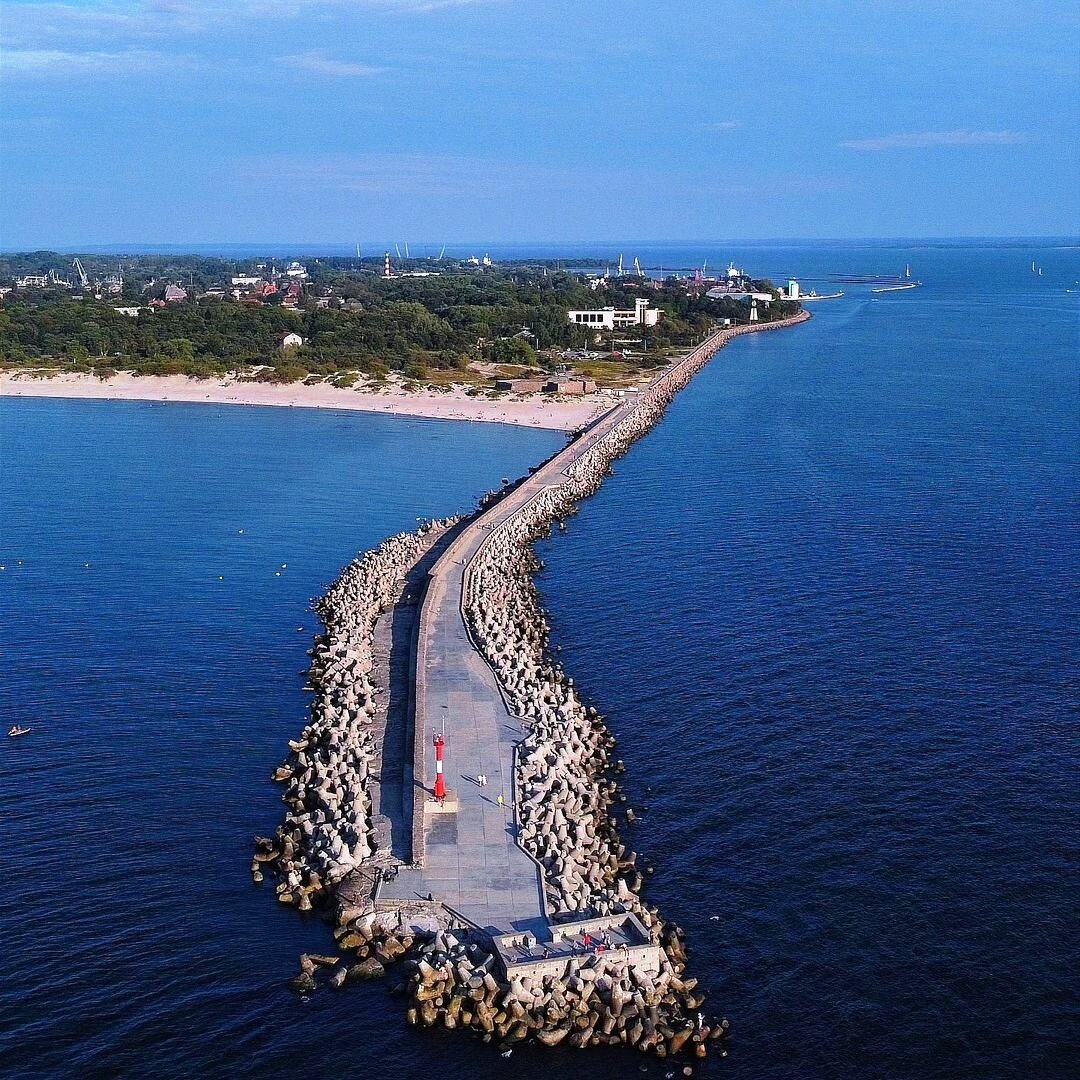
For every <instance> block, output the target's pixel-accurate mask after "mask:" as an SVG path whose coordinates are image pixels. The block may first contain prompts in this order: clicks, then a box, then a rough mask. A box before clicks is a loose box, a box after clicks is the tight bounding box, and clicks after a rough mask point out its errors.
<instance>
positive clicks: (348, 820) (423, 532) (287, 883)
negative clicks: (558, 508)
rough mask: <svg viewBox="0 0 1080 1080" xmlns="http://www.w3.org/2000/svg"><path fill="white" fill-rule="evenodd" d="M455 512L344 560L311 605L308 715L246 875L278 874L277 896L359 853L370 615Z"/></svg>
mask: <svg viewBox="0 0 1080 1080" xmlns="http://www.w3.org/2000/svg"><path fill="white" fill-rule="evenodd" d="M456 520H457V519H456V518H448V519H446V520H444V521H431V522H428V523H426V524H424V525H423V526H421V528H420V529H418V530H417V531H416V532H414V533H399V534H398V535H396V536H392V537H390V538H389V539H388V540H385V541H384V542H383V543H382V544H380V545H379V546H378V547H377V548H375V549H374V550H372V551H368V552H366V553H365V554H364V555H362V556H361V557H360V558H359V559H356V560H355V561H354V562H352V563H350V565H349V566H348V567H347V568H346V569H345V571H344V572H343V573H342V575H341V577H339V578H338V580H337V581H336V582H335V583H334V584H333V586H331V588H330V590H329V591H328V592H327V594H326V595H325V596H324V597H322V599H320V600H319V601H317V603H316V605H315V610H316V612H317V613H318V615H319V617H320V618H321V619H322V622H323V625H324V626H325V632H324V633H323V634H322V635H320V636H319V637H317V638H316V640H315V646H314V648H313V649H312V650H311V669H310V675H309V688H310V689H311V690H313V691H314V695H315V696H314V699H313V701H312V704H311V716H310V719H309V721H308V724H307V726H306V727H305V728H304V730H303V731H302V732H301V734H300V738H299V739H298V740H296V741H293V742H290V743H289V746H290V747H291V749H292V751H293V753H292V754H291V755H290V758H289V760H288V761H287V762H286V763H285V764H284V765H282V766H281V767H280V768H279V769H278V770H277V771H276V772H275V773H274V779H275V780H277V781H279V782H281V783H284V784H285V793H284V795H283V796H282V799H283V800H284V802H285V805H286V807H287V809H286V812H285V820H284V821H283V822H282V824H281V825H280V826H278V829H277V833H276V835H275V836H274V838H273V839H265V838H264V839H258V840H257V841H256V851H255V859H254V862H253V863H252V874H253V876H254V877H255V879H256V880H257V881H259V880H262V877H263V872H264V868H271V869H273V870H275V871H276V872H277V874H278V884H277V892H278V899H279V900H280V901H281V902H282V903H287V904H295V905H296V906H297V907H298V908H299V909H300V910H301V911H307V910H310V908H311V906H312V900H313V899H314V898H315V897H316V896H317V894H319V893H320V892H322V891H323V890H325V889H327V888H329V887H331V886H333V885H334V884H336V883H337V882H338V881H340V880H341V878H343V877H344V876H345V875H346V874H348V873H349V872H350V871H351V870H353V869H355V868H356V867H357V866H358V865H360V863H362V862H363V861H364V860H365V859H367V858H369V857H370V856H371V855H372V854H373V852H374V848H375V845H374V843H373V837H372V822H371V797H370V794H369V792H368V780H369V777H372V776H377V775H378V770H379V747H378V746H377V745H376V744H375V740H374V739H373V737H372V733H371V721H372V718H373V717H374V716H375V713H376V710H377V708H378V705H377V702H376V690H377V688H376V686H375V685H374V683H373V682H372V670H373V668H374V656H373V653H372V647H373V640H374V632H375V623H376V621H377V620H378V618H379V616H380V615H381V614H383V612H385V611H388V610H389V609H390V608H391V607H392V606H393V604H394V602H395V600H396V598H397V596H398V595H399V593H400V591H401V587H402V582H403V581H404V579H405V575H406V574H407V573H408V572H409V570H410V569H411V568H412V567H413V566H414V565H415V563H416V562H417V560H418V559H419V558H420V557H421V556H422V555H423V554H424V552H425V551H427V549H428V548H429V547H430V546H431V544H432V543H434V542H435V540H436V539H437V538H438V537H439V536H440V535H441V534H442V533H443V532H445V531H446V529H448V528H449V527H451V526H452V525H453V524H454V523H455V522H456Z"/></svg>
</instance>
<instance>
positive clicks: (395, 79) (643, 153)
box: [0, 0, 1080, 248]
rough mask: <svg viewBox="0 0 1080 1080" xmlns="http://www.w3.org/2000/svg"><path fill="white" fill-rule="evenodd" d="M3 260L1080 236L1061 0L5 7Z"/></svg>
mask: <svg viewBox="0 0 1080 1080" xmlns="http://www.w3.org/2000/svg"><path fill="white" fill-rule="evenodd" d="M4 7H5V12H4V19H3V24H2V32H3V53H2V72H3V99H2V116H0V124H2V135H3V148H2V149H3V158H2V160H3V165H2V167H0V168H2V183H3V188H2V191H0V245H3V246H4V247H8V248H11V247H31V246H47V245H78V244H80V243H86V244H90V243H137V242H160V243H196V242H215V241H235V242H259V241H284V242H297V243H301V242H318V241H330V240H333V241H339V242H350V241H352V240H353V239H358V240H364V239H378V238H387V237H402V238H408V239H413V240H416V241H420V240H426V241H435V242H439V241H457V240H465V239H470V240H481V241H482V240H573V239H597V240H603V239H624V238H633V239H639V240H700V239H715V238H731V239H734V238H767V237H884V236H961V235H966V236H977V235H983V236H1008V235H1051V234H1053V235H1063V234H1075V233H1076V232H1077V231H1078V220H1080V196H1078V192H1080V185H1078V183H1077V175H1078V165H1080V155H1078V150H1077V138H1076V135H1077V120H1078V98H1080V95H1078V71H1077V65H1078V60H1077V58H1078V56H1080V7H1077V5H1076V4H1075V3H1073V2H1051V0H1025V2H1023V3H1018V2H1016V0H976V2H971V0H955V2H951V3H950V2H948V0H880V2H873V0H812V2H807V0H786V2H778V0H756V2H755V0H750V2H749V3H737V2H733V0H727V2H722V0H707V2H700V0H687V2H684V3H673V2H659V3H657V2H653V3H642V2H638V0H617V2H616V0H608V2H604V3H601V2H597V0H573V2H564V0H456V2H455V0H444V2H438V0H51V2H45V0H5V3H4Z"/></svg>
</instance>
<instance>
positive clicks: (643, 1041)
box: [290, 913, 728, 1059]
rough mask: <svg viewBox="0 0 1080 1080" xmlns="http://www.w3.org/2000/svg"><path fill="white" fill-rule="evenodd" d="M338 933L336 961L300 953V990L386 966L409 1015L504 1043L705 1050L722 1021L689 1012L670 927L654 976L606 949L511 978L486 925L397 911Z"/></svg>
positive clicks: (689, 988) (722, 1030) (690, 993)
mask: <svg viewBox="0 0 1080 1080" xmlns="http://www.w3.org/2000/svg"><path fill="white" fill-rule="evenodd" d="M334 936H335V938H336V939H337V945H338V948H339V949H341V950H342V951H343V952H345V953H352V954H353V955H352V957H351V958H349V959H346V960H345V961H344V962H342V963H341V964H340V965H338V966H332V965H331V962H332V960H333V958H330V957H319V956H312V955H305V956H303V957H301V961H300V966H301V970H300V973H299V974H298V975H297V976H296V978H295V979H294V980H293V981H292V983H291V984H290V985H291V986H292V988H293V989H294V990H295V991H296V992H297V993H301V994H307V993H310V992H312V991H313V990H314V989H315V987H316V985H317V980H318V979H319V978H320V977H321V976H322V975H323V973H324V972H328V973H329V974H328V975H327V977H326V982H327V983H328V984H329V985H330V986H331V987H332V988H335V989H338V988H340V987H341V986H343V985H345V984H346V983H349V982H355V981H363V980H368V979H372V978H380V977H382V976H383V975H386V974H391V972H392V979H393V983H392V986H391V990H392V992H394V993H396V994H400V995H403V996H405V997H406V998H407V1002H408V1004H407V1008H406V1018H407V1020H408V1022H409V1023H410V1024H412V1025H414V1026H417V1027H439V1028H444V1029H446V1030H454V1029H459V1028H460V1029H464V1030H470V1031H472V1032H473V1033H475V1034H477V1035H479V1036H480V1038H481V1039H482V1040H483V1041H484V1042H493V1043H496V1044H497V1045H498V1046H499V1048H500V1049H502V1050H504V1051H505V1050H506V1049H507V1048H509V1047H511V1046H513V1044H514V1043H517V1042H521V1041H524V1040H532V1041H536V1042H539V1043H542V1044H544V1045H546V1046H559V1045H566V1046H572V1047H578V1048H584V1047H587V1046H620V1045H621V1046H628V1047H633V1048H635V1049H638V1050H640V1051H642V1052H646V1053H652V1054H654V1055H656V1056H658V1057H661V1058H665V1057H674V1056H679V1057H680V1058H684V1059H685V1058H690V1057H698V1058H701V1057H705V1055H706V1044H707V1043H708V1042H709V1041H710V1040H713V1039H721V1038H723V1037H724V1036H725V1035H726V1034H727V1030H728V1023H727V1021H726V1020H721V1021H719V1022H716V1023H708V1022H706V1020H705V1018H704V1016H703V1015H702V1014H700V1013H697V1012H696V1011H695V1010H696V1008H697V1006H699V1005H700V1004H701V998H700V996H698V995H696V993H695V991H696V986H697V982H696V980H695V979H690V978H685V977H684V976H683V970H684V966H685V956H684V954H683V953H682V950H681V940H680V937H679V936H678V934H675V933H673V934H672V935H671V937H670V940H669V941H668V945H667V951H668V959H666V960H665V962H664V965H663V967H662V970H661V971H660V973H659V974H658V975H656V974H654V975H644V974H642V973H641V972H639V971H638V970H637V969H635V968H634V967H633V966H631V965H629V964H627V963H626V961H625V960H623V959H621V958H620V956H619V955H618V953H617V952H612V953H607V954H602V953H601V954H593V955H591V956H587V957H576V958H574V959H573V960H572V961H568V962H567V965H566V970H565V971H564V972H563V973H561V974H560V975H549V976H545V977H543V978H532V977H529V976H527V975H526V976H524V977H522V976H518V975H512V976H511V977H510V979H509V980H507V979H506V978H505V977H504V975H503V974H502V972H501V970H500V968H499V966H498V963H497V960H496V957H495V954H494V952H493V950H492V948H491V942H490V939H489V938H488V937H487V936H486V935H485V934H483V933H482V932H477V931H471V930H457V931H449V930H443V929H440V930H437V931H411V930H407V929H401V928H400V926H398V925H397V922H396V919H395V918H394V917H393V916H387V915H376V914H374V913H368V914H365V915H361V916H357V917H352V918H349V919H348V920H346V921H345V922H343V923H342V924H341V925H340V926H339V927H338V928H337V929H336V930H335V932H334ZM721 1053H723V1051H721Z"/></svg>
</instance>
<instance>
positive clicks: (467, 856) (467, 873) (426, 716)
mask: <svg viewBox="0 0 1080 1080" xmlns="http://www.w3.org/2000/svg"><path fill="white" fill-rule="evenodd" d="M623 415H625V406H622V405H620V406H617V407H616V408H615V409H613V410H611V411H610V412H608V413H607V414H606V415H605V416H604V417H603V418H602V419H601V420H600V421H599V422H598V423H597V424H596V425H595V426H594V428H593V429H592V430H591V431H590V432H589V434H587V435H586V436H584V437H583V439H581V440H578V441H577V442H575V443H572V444H570V445H569V446H567V448H566V449H565V450H563V451H562V452H560V453H559V454H557V455H556V456H555V457H554V458H551V459H550V460H549V461H548V462H547V463H545V464H544V465H543V466H541V468H540V469H538V470H537V471H536V472H535V473H533V474H532V475H531V476H530V477H529V478H528V479H527V480H526V481H525V482H524V483H522V484H521V485H520V486H519V487H518V488H517V489H515V490H514V491H513V492H511V494H510V495H508V496H506V497H505V498H504V499H502V500H501V501H500V502H498V503H497V504H495V506H493V507H492V508H491V509H490V510H488V511H487V512H486V513H485V514H483V515H482V516H481V517H479V518H478V519H476V521H474V522H472V523H470V524H469V525H468V526H467V527H466V528H465V529H464V530H463V532H462V533H461V535H460V536H459V537H458V538H457V539H456V540H455V542H454V543H453V544H452V545H451V547H450V548H449V549H448V550H447V552H446V554H445V555H444V556H443V558H442V559H441V560H440V561H439V563H438V564H437V566H436V567H435V568H434V570H433V572H432V574H431V577H430V579H429V582H428V588H427V594H426V596H425V598H424V601H423V605H424V608H425V610H426V612H427V622H426V626H425V627H424V632H423V633H421V635H420V640H419V641H418V643H417V680H418V681H419V680H421V679H422V680H423V683H424V690H423V694H422V695H420V697H419V700H421V701H422V703H423V704H422V707H421V708H422V712H423V715H420V714H419V713H418V715H417V716H416V723H423V725H424V746H425V748H426V750H425V759H426V767H425V770H424V774H423V775H424V777H425V779H426V782H427V783H428V784H429V785H430V783H431V782H432V778H433V774H434V763H433V758H434V751H433V749H432V739H433V737H434V735H435V733H436V732H437V731H442V732H444V734H445V740H446V746H445V750H444V758H445V760H444V770H445V776H446V785H447V788H448V789H449V790H450V791H451V793H452V794H453V795H455V796H456V797H457V810H456V811H453V810H451V809H449V807H448V808H447V810H446V811H445V812H441V813H432V812H430V810H429V812H428V813H427V814H426V829H425V839H424V856H423V866H421V867H408V866H406V867H402V868H401V869H400V870H399V872H398V875H397V877H396V878H394V879H393V880H392V881H390V882H387V883H385V884H384V885H383V887H382V891H381V894H380V896H381V897H383V898H388V899H391V898H393V899H403V900H405V899H417V898H423V897H427V896H428V895H429V894H430V895H432V896H434V897H435V899H436V900H439V901H441V902H442V903H444V904H446V905H447V906H448V907H450V908H452V909H453V910H454V911H456V912H458V913H460V914H461V915H464V916H465V917H466V918H468V919H469V920H470V921H472V922H474V923H476V924H477V925H479V926H482V927H484V928H485V929H492V930H499V931H502V932H507V931H509V930H526V929H532V930H534V931H537V930H542V929H544V928H546V926H547V921H546V919H545V918H544V907H543V898H542V894H541V889H542V886H541V881H540V870H539V867H538V866H537V865H536V863H534V862H533V861H532V859H531V858H529V856H528V855H526V854H525V852H524V851H523V850H522V849H521V848H520V847H519V846H518V844H517V842H516V840H515V838H514V836H515V822H514V787H513V783H514V747H515V745H516V744H517V743H519V742H520V741H521V739H522V736H523V735H524V731H523V729H522V725H521V723H520V722H519V721H518V720H516V719H514V718H513V717H512V716H510V714H509V713H508V712H507V711H506V707H505V705H504V703H503V698H502V695H501V694H500V692H499V687H498V684H497V683H496V681H495V676H494V674H493V673H492V671H491V668H490V667H488V665H487V662H486V661H485V660H484V659H483V658H482V657H481V656H480V654H479V653H478V652H477V651H476V649H475V648H474V647H473V644H472V641H471V640H470V639H469V636H468V632H467V631H466V629H465V620H464V616H463V614H462V611H461V598H462V587H463V578H464V572H465V564H467V563H468V562H469V561H470V560H471V559H472V558H473V556H474V555H475V554H476V552H477V550H478V549H479V547H480V545H481V544H482V543H483V541H484V538H485V537H486V536H487V532H488V529H490V528H491V527H493V526H495V525H498V524H499V523H501V522H502V521H504V520H505V519H506V518H507V517H509V516H510V514H512V513H513V512H514V511H515V510H516V509H517V508H518V507H519V506H521V505H522V503H524V502H526V501H527V500H528V499H530V498H532V496H533V495H535V494H536V492H537V491H538V490H540V488H542V487H546V486H548V485H551V484H556V483H558V482H559V480H560V479H561V478H562V473H563V470H564V469H565V468H566V466H567V465H568V464H569V463H570V461H571V460H573V458H574V457H576V456H577V454H579V453H581V452H582V450H583V449H584V448H585V447H586V446H589V445H591V444H592V441H593V439H594V438H596V437H598V436H599V435H600V434H602V433H603V432H604V431H606V430H608V429H609V428H610V427H611V426H613V425H614V424H615V423H617V422H618V421H619V420H620V419H621V418H622V416H623ZM481 773H482V774H484V775H486V776H487V781H488V782H487V786H486V787H483V788H481V787H479V786H478V785H477V783H476V782H475V781H476V777H477V776H478V775H479V774H481ZM429 774H430V775H429ZM500 793H501V794H502V796H503V799H504V803H505V805H504V806H502V807H500V806H499V805H498V796H499V794H500ZM426 798H427V799H429V798H430V795H429V794H428V795H426Z"/></svg>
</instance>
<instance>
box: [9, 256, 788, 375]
mask: <svg viewBox="0 0 1080 1080" xmlns="http://www.w3.org/2000/svg"><path fill="white" fill-rule="evenodd" d="M50 260H51V261H50ZM60 260H61V257H60V256H56V255H52V254H51V253H40V252H39V253H32V254H27V255H21V256H4V257H0V280H11V278H12V277H14V276H15V275H18V274H23V273H35V272H43V271H44V270H46V269H48V268H49V267H55V266H59V265H63V263H62V262H61V261H60ZM83 262H84V265H85V267H86V271H87V273H88V274H90V275H91V276H92V277H93V276H94V275H95V274H105V273H110V272H115V270H116V268H117V267H116V263H115V261H112V262H109V261H107V260H104V259H101V258H96V259H91V258H90V257H87V258H86V259H84V260H83ZM417 265H423V264H419V263H418V264H417ZM307 266H308V270H309V273H310V274H311V280H310V281H308V282H307V283H305V287H304V290H303V293H302V296H301V298H300V300H299V303H298V306H297V307H296V308H295V309H290V308H287V307H283V306H282V305H281V303H280V296H278V297H274V298H269V299H268V300H266V301H265V302H264V303H262V304H261V305H256V304H251V303H244V302H237V301H235V300H232V299H221V298H199V299H195V297H197V296H198V294H199V293H200V292H202V291H205V290H206V289H208V288H210V287H212V286H215V285H221V284H222V283H227V282H228V280H229V277H230V276H231V275H233V274H237V273H240V272H250V268H251V262H250V260H245V261H243V262H234V261H230V260H223V259H209V258H203V257H197V256H139V257H128V258H126V259H125V260H124V264H123V274H124V287H123V293H122V294H121V295H118V296H107V297H102V298H101V299H95V298H94V297H93V296H92V295H85V296H83V297H81V298H76V297H75V296H73V295H72V294H71V291H70V290H65V289H25V290H17V291H15V292H12V293H10V294H9V295H8V296H7V297H6V298H5V299H4V301H3V303H2V305H0V363H4V364H7V365H18V366H36V367H42V366H52V367H63V368H66V369H68V370H96V371H99V372H107V371H109V370H113V369H125V370H135V371H137V372H140V373H143V374H188V375H195V376H209V375H215V374H222V373H226V372H236V373H244V372H250V371H251V370H252V369H253V368H256V367H261V368H262V369H263V370H262V371H261V373H260V375H259V377H261V378H271V379H280V380H285V381H291V380H294V379H299V378H304V377H305V376H307V375H309V374H315V375H320V376H326V375H335V374H339V373H348V372H359V373H362V374H365V375H368V376H375V377H379V376H382V375H386V374H387V373H389V372H390V371H399V372H401V373H403V374H404V375H405V376H406V377H408V378H411V379H417V380H423V379H425V378H428V377H430V375H431V372H432V371H437V370H440V369H442V370H456V371H459V372H461V373H465V372H467V371H469V369H470V365H471V364H472V363H474V362H476V361H480V360H488V361H495V362H499V363H512V364H521V365H529V364H533V365H539V366H552V365H553V364H554V363H555V359H554V354H553V353H549V354H548V355H545V354H544V350H563V349H567V348H578V349H580V348H583V347H585V346H587V345H589V344H590V341H589V335H588V333H587V332H586V331H584V330H582V329H581V328H579V327H575V326H572V325H571V324H570V323H568V321H567V318H566V312H567V310H568V309H571V308H592V307H601V306H603V305H615V306H616V307H630V306H632V305H633V302H634V300H635V298H636V297H637V296H639V295H641V294H642V289H643V288H646V287H647V286H646V285H645V283H643V282H640V281H638V280H636V279H614V278H613V279H612V280H611V281H610V282H609V284H608V286H607V287H606V288H605V289H603V290H602V291H601V292H599V293H597V292H594V291H592V290H591V289H590V288H589V287H588V285H587V284H586V281H585V279H584V277H583V276H581V275H580V274H576V273H567V272H563V271H559V270H557V269H554V268H552V267H551V266H548V265H545V264H541V263H533V264H511V265H503V266H500V267H497V268H484V269H483V270H482V271H481V270H478V269H474V268H470V267H468V266H466V265H464V264H458V263H449V264H447V263H444V264H440V265H439V267H438V269H439V270H440V273H439V274H438V275H437V276H436V275H433V276H430V277H395V278H392V279H389V280H385V279H383V278H381V277H379V276H378V273H377V272H376V271H377V264H376V263H375V261H374V260H371V265H370V266H368V265H365V266H362V267H360V266H358V265H357V262H356V260H345V259H324V260H319V261H317V262H316V261H309V262H308V263H307ZM426 268H431V264H430V263H428V264H427V267H426ZM177 281H179V282H180V283H182V284H183V285H184V287H185V288H187V289H189V292H190V295H191V298H190V299H188V300H186V301H182V302H179V303H172V304H168V305H166V306H164V307H157V308H154V309H151V308H148V307H145V306H144V305H145V304H146V303H147V302H148V301H149V299H150V298H151V297H153V296H156V295H160V291H161V290H163V288H164V284H165V283H167V282H177ZM760 284H761V285H762V286H763V287H764V286H766V285H767V283H760ZM84 291H85V292H86V293H91V292H92V289H90V290H84ZM646 295H648V297H649V299H650V302H651V303H652V304H655V305H656V306H659V307H661V308H662V309H663V310H664V313H665V314H664V317H663V318H662V320H661V322H660V324H659V325H658V326H656V327H654V328H650V329H649V330H648V347H649V350H650V352H651V353H652V354H654V355H655V356H656V357H658V358H659V357H662V356H663V355H664V351H665V350H667V349H669V348H671V347H676V346H684V345H687V344H690V343H691V342H693V341H695V340H698V339H699V338H700V337H701V336H702V335H703V334H704V333H706V332H707V331H708V330H709V329H710V328H711V327H712V326H713V325H714V324H715V322H716V321H717V320H718V319H721V318H733V319H745V317H746V307H745V305H741V304H739V303H737V302H735V301H714V300H708V299H705V298H698V297H694V296H690V295H687V292H686V290H685V289H684V288H683V287H682V286H681V285H679V284H677V283H676V282H674V281H673V280H672V281H668V282H666V283H664V285H663V286H662V287H659V288H652V287H651V286H649V287H648V292H647V293H646ZM320 296H322V297H327V296H329V297H331V298H332V303H333V305H334V306H332V307H320V306H318V304H317V297H320ZM135 305H138V306H140V311H139V314H137V315H135V316H132V315H128V314H124V313H121V312H119V311H117V310H115V309H116V308H117V307H121V306H135ZM342 305H344V306H342ZM794 308H795V306H794V305H789V304H786V303H774V304H772V305H771V306H770V308H769V311H768V314H767V316H766V317H772V318H776V317H780V316H782V315H783V314H785V313H786V312H787V311H788V310H794ZM290 331H292V332H295V333H298V334H300V335H301V336H302V337H303V339H304V346H303V347H302V348H299V349H295V350H289V352H288V353H287V354H283V353H282V351H281V349H280V338H281V335H282V334H283V333H286V332H290ZM538 351H539V352H540V355H539V356H538V355H537V352H538Z"/></svg>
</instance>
